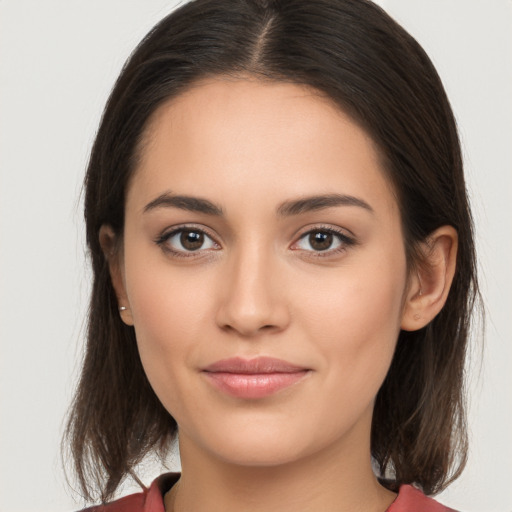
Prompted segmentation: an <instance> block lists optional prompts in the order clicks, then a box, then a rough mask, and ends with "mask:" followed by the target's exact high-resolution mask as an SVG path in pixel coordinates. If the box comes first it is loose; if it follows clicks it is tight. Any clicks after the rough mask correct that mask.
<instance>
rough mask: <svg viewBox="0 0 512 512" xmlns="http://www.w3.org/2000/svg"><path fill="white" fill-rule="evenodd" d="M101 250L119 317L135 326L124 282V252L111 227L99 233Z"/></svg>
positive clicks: (104, 228) (103, 226) (102, 227)
mask: <svg viewBox="0 0 512 512" xmlns="http://www.w3.org/2000/svg"><path fill="white" fill-rule="evenodd" d="M99 240H100V245H101V249H102V250H103V254H104V256H105V259H106V260H107V263H108V268H109V272H110V279H111V280H112V286H113V287H114V290H115V292H116V297H117V303H118V309H119V315H120V316H121V320H122V321H123V322H124V323H125V324H126V325H133V317H132V312H131V309H130V304H129V302H128V297H127V294H126V286H125V282H124V272H123V262H122V251H121V250H120V248H119V244H118V239H117V236H116V234H115V233H114V230H113V229H112V227H111V226H108V225H106V224H104V225H102V226H101V228H100V231H99Z"/></svg>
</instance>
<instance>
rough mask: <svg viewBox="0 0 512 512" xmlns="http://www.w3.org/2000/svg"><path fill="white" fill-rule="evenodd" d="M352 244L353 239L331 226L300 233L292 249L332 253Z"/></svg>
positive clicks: (353, 242)
mask: <svg viewBox="0 0 512 512" xmlns="http://www.w3.org/2000/svg"><path fill="white" fill-rule="evenodd" d="M354 244H355V241H354V239H353V238H351V237H349V236H347V235H346V234H344V233H342V232H338V231H336V230H334V229H332V228H329V229H327V228H318V229H313V230H310V231H308V232H307V233H305V234H304V235H302V236H301V237H300V239H299V240H298V241H297V242H296V243H295V244H294V246H293V247H292V249H299V250H301V251H309V252H316V253H328V254H333V253H337V252H340V251H342V250H344V249H346V248H347V247H348V246H350V245H354Z"/></svg>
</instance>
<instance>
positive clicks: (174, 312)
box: [125, 250, 211, 406]
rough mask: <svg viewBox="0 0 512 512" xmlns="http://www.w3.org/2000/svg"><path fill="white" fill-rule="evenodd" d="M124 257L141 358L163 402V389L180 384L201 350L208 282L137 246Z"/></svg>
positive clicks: (208, 304) (196, 274)
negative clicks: (176, 268) (178, 269)
mask: <svg viewBox="0 0 512 512" xmlns="http://www.w3.org/2000/svg"><path fill="white" fill-rule="evenodd" d="M126 255H127V256H126V259H125V269H126V270H125V279H126V288H127V294H128V298H129V302H130V308H131V310H132V314H133V319H134V325H135V331H136V337H137V345H138V348H139V353H140V357H141V360H142V363H143V366H144V369H145V371H146V374H147V376H148V379H149V381H150V382H151V384H152V386H153V388H154V389H155V392H156V393H157V395H159V396H160V398H161V399H163V401H165V396H164V395H165V394H167V393H166V392H165V389H171V388H175V387H179V385H180V381H179V378H180V375H182V373H183V372H184V371H185V370H186V369H188V368H190V366H191V365H192V362H193V361H195V359H194V357H195V356H194V354H195V353H196V351H197V350H199V349H200V346H199V345H200V344H199V343H198V341H199V340H200V339H201V334H202V333H203V337H204V332H205V322H206V318H207V316H208V315H207V312H208V311H209V310H210V309H211V305H210V299H209V296H208V294H207V293H202V292H204V290H205V289H207V283H205V282H204V276H201V275H200V273H198V272H177V271H175V270H174V271H173V269H172V267H171V266H170V265H169V264H168V263H167V262H166V261H165V259H164V258H162V257H161V255H156V256H151V255H148V254H147V253H146V254H144V253H143V251H138V250H133V251H131V252H128V251H127V252H126ZM142 262H143V263H142ZM164 405H166V406H167V404H164Z"/></svg>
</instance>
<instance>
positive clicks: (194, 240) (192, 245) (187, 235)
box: [180, 230, 204, 251]
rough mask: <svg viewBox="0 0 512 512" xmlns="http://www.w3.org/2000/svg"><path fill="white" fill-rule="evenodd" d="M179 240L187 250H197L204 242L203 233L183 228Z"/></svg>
mask: <svg viewBox="0 0 512 512" xmlns="http://www.w3.org/2000/svg"><path fill="white" fill-rule="evenodd" d="M180 242H181V245H182V246H183V248H184V249H186V250H187V251H197V250H198V249H201V247H202V246H203V244H204V233H201V232H199V231H188V230H183V231H182V232H181V235H180Z"/></svg>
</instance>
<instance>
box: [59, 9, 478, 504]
mask: <svg viewBox="0 0 512 512" xmlns="http://www.w3.org/2000/svg"><path fill="white" fill-rule="evenodd" d="M241 74H244V75H247V74H251V75H252V76H254V77H256V78H260V79H262V80H274V81H287V82H292V83H297V84H303V85H307V86H310V87H313V88H315V89H317V90H318V91H320V92H322V93H323V94H325V95H326V96H327V97H329V98H330V99H331V100H332V101H333V102H335V103H336V104H337V105H338V106H339V108H340V109H342V110H343V111H344V112H346V113H347V114H348V115H350V116H351V117H352V119H353V120H354V121H355V122H357V123H358V124H359V125H360V126H362V127H363V128H364V129H365V130H366V131H367V132H368V133H369V134H370V136H371V137H372V139H373V141H374V142H375V144H376V145H377V147H378V150H379V153H380V157H381V160H382V165H383V169H384V172H385V173H386V174H387V177H388V179H389V180H390V182H391V183H392V185H393V186H394V190H395V194H396V197H397V201H398V204H399V207H400V211H401V219H402V224H403V233H404V239H405V247H406V255H407V261H408V264H409V267H410V268H414V266H415V265H418V264H421V257H420V252H419V251H418V250H417V248H418V244H419V242H421V241H424V240H426V239H427V238H428V236H429V234H430V233H432V232H433V231H434V230H435V229H436V228H438V227H440V226H442V225H451V226H453V227H454V228H455V229H456V230H457V233H458V240H459V250H458V253H457V268H456V272H455V278H454V281H453V284H452V287H451V290H450V293H449V296H448V299H447V302H446V305H445V307H444V308H443V310H442V311H441V312H440V313H439V315H438V316H437V317H436V318H435V319H434V320H433V321H432V322H431V323H430V324H429V325H427V326H426V327H425V328H423V329H420V330H418V331H415V332H401V333H400V335H399V338H398V342H397V347H396V353H395V355H394V359H393V362H392V364H391V368H390V370H389V373H388V375H387V377H386V379H385V381H384V383H383V385H382V387H381V389H380V391H379V392H378V396H377V398H376V403H375V410H374V416H373V425H372V433H371V453H372V457H373V459H374V462H375V467H376V471H377V473H378V476H379V477H380V478H381V479H382V481H383V482H384V484H385V485H386V486H387V487H388V488H390V489H393V490H396V489H397V488H398V487H399V485H401V484H403V483H410V484H415V485H417V486H418V487H420V488H422V489H423V490H424V492H425V493H427V494H433V493H436V492H438V491H439V490H441V489H443V488H444V487H445V486H446V485H447V484H448V483H449V482H450V481H452V480H453V479H454V478H456V477H457V476H458V475H459V473H460V472H461V471H462V468H463V466H464V464H465V459H466V446H467V436H466V428H465V408H464V393H463V390H464V387H463V377H464V361H465V353H466V346H467V339H468V333H469V327H470V313H471V310H472V308H473V305H474V303H475V297H477V295H478V286H477V279H476V270H475V251H474V243H473V233H472V231H473V230H472V220H471V214H470V210H469V207H468V201H467V196H466V189H465V184H464V176H463V167H462V158H461V150H460V144H459V140H458V135H457V129H456V124H455V120H454V116H453V113H452V111H451V108H450V105H449V102H448V99H447V97H446V94H445V91H444V89H443V86H442V84H441V81H440V79H439V77H438V75H437V73H436V71H435V69H434V67H433V65H432V63H431V61H430V60H429V58H428V57H427V55H426V54H425V52H424V51H423V50H422V48H421V47H420V46H419V44H418V43H417V42H416V41H415V40H414V39H413V38H412V37H411V36H410V35H409V34H408V33H407V32H406V31H405V30H404V29H403V28H402V27H400V26H399V25H398V24H397V23H396V22H395V21H394V20H393V19H391V18H390V17H389V16H388V15H387V14H386V13H385V12H384V11H383V10H381V9H380V8H379V7H377V6H376V5H374V4H373V3H371V2H370V1H366V0H195V1H192V2H190V3H187V4H185V5H183V6H182V7H180V8H179V9H177V10H176V11H174V12H173V13H171V14H170V15H169V16H167V17H166V18H165V19H163V20H162V21H161V22H160V23H158V24H157V25H156V26H155V27H154V28H153V29H152V30H151V31H150V33H149V34H148V35H147V36H146V37H145V38H144V39H143V41H142V42H141V43H140V44H139V46H138V47H137V48H136V50H135V51H134V53H133V54H132V55H131V57H130V58H129V60H128V61H127V63H126V65H125V67H124V68H123V70H122V72H121V75H120V76H119V78H118V80H117V82H116V84H115V87H114V89H113V91H112V93H111V95H110V98H109V100H108V102H107V105H106V107H105V111H104V113H103V117H102V120H101V124H100V127H99V130H98V133H97V136H96V140H95V142H94V146H93V148H92V153H91V156H90V161H89V165H88V169H87V175H86V179H85V221H86V225H87V244H88V248H89V251H90V257H91V260H92V268H93V273H94V280H93V288H92V296H91V302H90V309H89V322H88V331H87V346H86V352H85V357H84V361H83V369H82V374H81V378H80V382H79V385H78V388H77V391H76V396H75V399H74V402H73V405H72V408H71V411H70V416H69V420H68V426H67V432H66V440H67V442H69V445H70V447H71V452H72V455H73V457H74V461H75V469H76V472H77V475H78V478H79V482H80V484H81V487H82V490H83V492H84V494H85V496H86V497H88V498H91V497H92V496H93V494H94V489H96V490H98V489H99V491H100V496H101V498H102V500H107V499H110V498H111V497H112V496H113V494H114V492H115V490H116V489H117V487H118V486H119V484H120V482H121V481H122V480H123V478H125V477H126V476H127V475H130V474H131V475H132V476H134V467H135V465H136V464H137V463H139V462H140V461H141V460H142V459H143V457H144V456H145V455H147V454H148V453H149V452H152V451H156V452H158V453H160V454H161V455H164V454H165V452H166V450H167V449H168V447H169V445H170V443H171V441H172V440H173V439H174V438H175V435H176V431H177V425H176V422H175V420H174V419H173V418H172V417H171V416H170V414H169V413H168V412H167V411H166V410H165V409H164V407H163V406H162V405H161V403H160V402H159V400H158V399H157V397H156V396H155V394H154V392H153V390H152V389H151V386H150V385H149V383H148V380H147V378H146V376H145V374H144V371H143V368H142V365H141V361H140V359H139V355H138V351H137V345H136V339H135V334H134V330H133V328H132V327H127V326H126V325H125V324H124V323H123V322H122V321H121V319H120V317H119V314H118V308H117V306H118V305H117V301H116V296H115V293H114V290H113V287H112V283H111V280H110V276H109V270H108V265H107V261H106V259H105V256H104V254H103V252H102V250H101V247H100V244H99V239H98V232H99V229H100V227H101V226H102V225H103V224H108V225H110V226H111V227H112V228H113V230H114V232H115V233H116V234H118V235H119V236H120V237H121V236H122V232H123V224H124V203H125V196H126V189H127V184H128V183H129V180H130V176H131V175H132V173H133V172H134V170H135V169H136V167H137V161H138V156H139V155H138V153H139V148H140V143H141V138H142V136H143V134H144V130H145V127H146V126H147V123H148V119H149V118H150V117H151V115H152V114H153V113H154V112H155V110H156V109H158V107H159V106H160V105H161V104H162V103H163V102H165V101H166V100H168V99H169V98H171V97H174V96H176V95H178V94H180V93H181V92H183V91H185V90H186V89H187V88H188V87H190V86H191V85H192V84H193V83H194V82H196V81H197V80H199V79H201V78H205V77H207V76H213V75H233V76H240V75H241ZM135 477H136V476H135Z"/></svg>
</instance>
